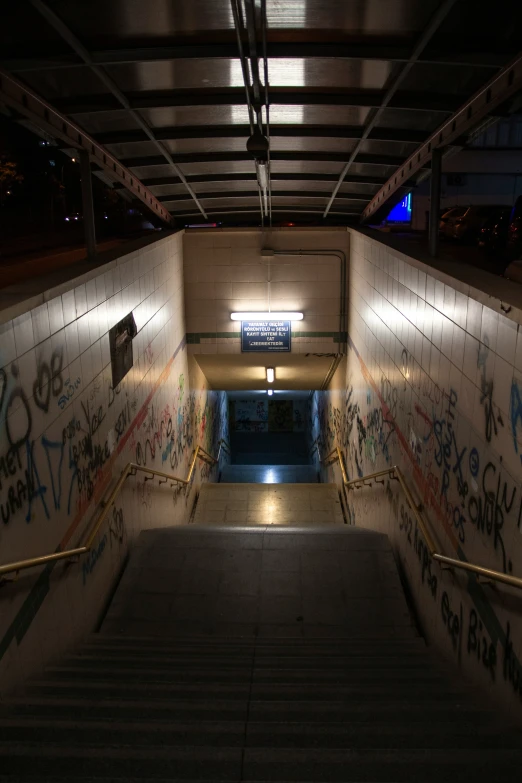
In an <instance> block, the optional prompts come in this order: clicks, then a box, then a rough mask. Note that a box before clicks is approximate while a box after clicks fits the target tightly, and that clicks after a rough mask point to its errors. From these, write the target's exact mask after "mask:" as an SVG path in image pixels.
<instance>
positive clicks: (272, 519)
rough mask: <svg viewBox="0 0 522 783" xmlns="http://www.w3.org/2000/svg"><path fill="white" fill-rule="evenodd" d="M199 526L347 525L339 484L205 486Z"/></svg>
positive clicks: (198, 512)
mask: <svg viewBox="0 0 522 783" xmlns="http://www.w3.org/2000/svg"><path fill="white" fill-rule="evenodd" d="M193 522H194V524H196V525H226V526H237V525H240V526H245V525H252V526H255V527H259V526H265V525H299V526H303V525H321V524H330V525H331V524H335V525H342V524H343V523H344V520H343V513H342V509H341V502H340V500H339V493H338V490H337V487H336V485H335V484H317V483H316V484H298V485H294V484H212V483H210V482H209V483H207V484H203V486H202V487H201V491H200V494H199V499H198V503H197V506H196V513H195V516H194V520H193Z"/></svg>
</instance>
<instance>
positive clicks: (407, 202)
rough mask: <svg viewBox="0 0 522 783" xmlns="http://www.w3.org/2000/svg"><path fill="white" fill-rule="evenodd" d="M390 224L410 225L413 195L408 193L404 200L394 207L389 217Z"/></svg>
mask: <svg viewBox="0 0 522 783" xmlns="http://www.w3.org/2000/svg"><path fill="white" fill-rule="evenodd" d="M386 219H387V220H388V222H393V223H409V222H410V220H411V193H408V195H407V196H405V197H404V198H403V200H402V201H401V202H400V203H399V204H396V205H395V206H394V208H393V209H392V211H391V212H390V214H389V215H388V217H387V218H386Z"/></svg>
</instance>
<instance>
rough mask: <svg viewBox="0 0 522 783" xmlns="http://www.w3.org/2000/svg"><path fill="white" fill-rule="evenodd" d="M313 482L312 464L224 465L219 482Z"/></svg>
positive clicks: (314, 479)
mask: <svg viewBox="0 0 522 783" xmlns="http://www.w3.org/2000/svg"><path fill="white" fill-rule="evenodd" d="M230 482H232V483H235V484H238V483H245V482H246V483H247V484H314V483H315V482H317V470H316V468H315V467H314V465H225V467H224V468H223V470H222V472H221V483H222V484H223V483H230Z"/></svg>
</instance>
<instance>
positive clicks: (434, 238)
mask: <svg viewBox="0 0 522 783" xmlns="http://www.w3.org/2000/svg"><path fill="white" fill-rule="evenodd" d="M441 171H442V149H441V148H440V147H435V149H434V150H433V151H432V153H431V183H430V220H429V243H430V255H432V256H438V254H439V221H440V218H439V214H440V177H441Z"/></svg>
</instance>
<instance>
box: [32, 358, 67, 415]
mask: <svg viewBox="0 0 522 783" xmlns="http://www.w3.org/2000/svg"><path fill="white" fill-rule="evenodd" d="M62 366H63V348H56V349H55V350H54V351H53V353H52V355H51V361H50V362H46V361H40V362H39V364H38V370H37V373H36V378H35V381H34V383H33V396H34V401H35V404H36V405H37V406H38V407H39V408H40V409H41V410H43V411H44V412H45V413H47V411H48V410H49V403H50V401H51V395H52V396H53V397H58V396H59V395H60V393H61V391H62V389H63V377H62Z"/></svg>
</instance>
